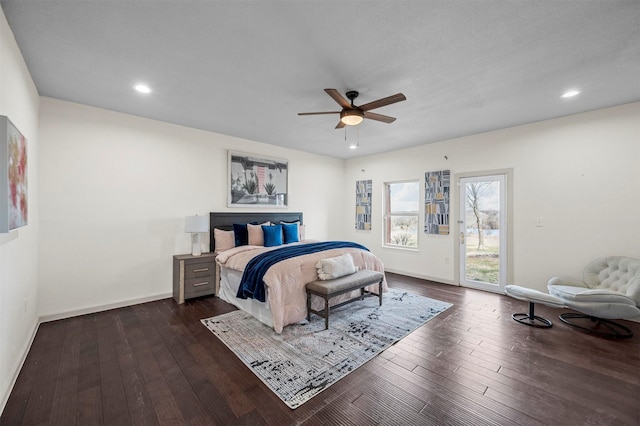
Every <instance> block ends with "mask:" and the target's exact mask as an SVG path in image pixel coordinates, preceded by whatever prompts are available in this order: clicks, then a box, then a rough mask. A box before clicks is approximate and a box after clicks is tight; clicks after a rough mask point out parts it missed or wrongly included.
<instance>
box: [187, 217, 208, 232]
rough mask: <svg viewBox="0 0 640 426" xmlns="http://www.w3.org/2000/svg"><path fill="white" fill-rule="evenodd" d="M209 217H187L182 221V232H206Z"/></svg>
mask: <svg viewBox="0 0 640 426" xmlns="http://www.w3.org/2000/svg"><path fill="white" fill-rule="evenodd" d="M208 231H209V216H187V217H186V218H185V221H184V232H192V233H193V232H208Z"/></svg>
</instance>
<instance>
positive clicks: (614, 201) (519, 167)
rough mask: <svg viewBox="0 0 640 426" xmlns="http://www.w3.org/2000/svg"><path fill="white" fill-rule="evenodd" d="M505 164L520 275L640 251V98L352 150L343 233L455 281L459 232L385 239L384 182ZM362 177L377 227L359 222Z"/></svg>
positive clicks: (547, 273) (517, 279)
mask: <svg viewBox="0 0 640 426" xmlns="http://www.w3.org/2000/svg"><path fill="white" fill-rule="evenodd" d="M363 143H366V141H364V142H363ZM445 156H447V157H448V160H447V159H445V158H444V157H445ZM507 168H512V169H513V172H514V188H513V189H514V197H513V198H514V200H513V202H514V218H513V220H514V223H513V225H514V235H513V237H514V244H513V249H514V256H513V257H514V258H513V264H514V271H513V272H514V283H515V284H519V285H523V286H526V287H530V288H535V289H538V290H541V291H546V282H547V280H548V279H549V278H550V277H551V276H554V275H558V274H565V275H572V276H578V277H579V276H581V275H582V268H583V266H584V265H585V264H586V263H587V262H588V261H590V260H592V259H594V258H596V257H599V256H608V255H622V256H632V257H640V103H633V104H627V105H622V106H618V107H614V108H608V109H603V110H598V111H592V112H588V113H584V114H577V115H573V116H568V117H563V118H559V119H554V120H548V121H543V122H538V123H533V124H529V125H525V126H518V127H513V128H508V129H503V130H498V131H494V132H490V133H484V134H480V135H474V136H469V137H464V138H459V139H455V140H449V141H444V142H440V143H435V144H429V145H423V146H419V147H415V148H410V149H405V150H399V151H394V152H389V153H385V154H381V155H375V156H370V157H364V158H358V159H353V160H349V161H347V163H346V171H345V177H346V180H345V187H346V188H347V194H345V203H346V205H347V209H346V212H345V214H344V222H345V223H347V224H348V226H347V227H346V228H345V229H344V232H345V234H346V237H347V238H348V239H353V240H355V241H358V242H361V243H363V244H365V245H367V246H369V248H370V249H372V251H374V252H375V253H376V254H378V255H379V256H380V257H381V258H382V259H383V261H384V262H385V266H386V267H387V268H388V269H390V270H394V271H402V272H404V273H406V274H408V275H414V276H418V277H427V278H432V279H435V280H439V281H443V282H454V278H455V262H454V261H453V260H454V251H455V247H454V244H457V239H456V238H454V235H453V234H452V235H449V236H433V235H425V234H424V233H421V235H420V241H419V251H417V252H407V251H400V250H394V249H388V248H382V247H381V246H382V237H381V236H382V225H383V223H382V211H383V206H382V203H383V198H382V186H383V183H384V182H387V181H394V180H405V179H414V178H415V179H420V182H421V191H422V192H423V191H424V173H425V172H427V171H436V170H442V169H449V170H451V174H452V176H453V175H455V174H457V173H465V172H476V171H484V170H492V169H507ZM362 169H364V172H363V171H362ZM361 179H372V180H373V211H374V216H373V223H372V228H373V229H372V231H370V232H367V231H355V230H354V229H353V228H354V227H353V222H354V216H355V207H354V203H355V181H356V180H361ZM452 192H453V194H452V195H453V197H455V196H456V195H457V193H458V191H457V188H455V187H454V188H453V190H452ZM453 206H455V199H454V200H453V201H452V207H453ZM538 217H541V218H542V219H543V225H544V226H543V227H541V228H540V227H536V226H535V220H536V218H538ZM423 223H424V216H423V215H421V217H420V224H421V226H422V225H423ZM447 257H448V258H449V259H451V263H450V264H446V263H445V258H447Z"/></svg>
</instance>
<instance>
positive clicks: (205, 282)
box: [184, 275, 215, 297]
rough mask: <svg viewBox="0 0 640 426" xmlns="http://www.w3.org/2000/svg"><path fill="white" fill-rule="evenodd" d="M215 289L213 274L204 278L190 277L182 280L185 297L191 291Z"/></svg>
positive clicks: (199, 291)
mask: <svg viewBox="0 0 640 426" xmlns="http://www.w3.org/2000/svg"><path fill="white" fill-rule="evenodd" d="M209 291H211V292H213V291H215V283H214V281H213V275H211V276H208V277H204V278H190V279H188V280H185V281H184V295H185V297H186V296H188V295H191V294H193V293H206V292H209Z"/></svg>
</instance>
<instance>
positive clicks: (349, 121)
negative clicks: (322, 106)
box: [298, 89, 407, 129]
mask: <svg viewBox="0 0 640 426" xmlns="http://www.w3.org/2000/svg"><path fill="white" fill-rule="evenodd" d="M324 91H325V92H327V94H328V95H329V96H331V97H332V98H333V100H334V101H336V102H337V103H338V105H340V106H341V107H342V111H325V112H299V113H298V115H320V114H340V121H339V122H338V125H337V126H336V129H341V128H343V127H344V126H356V125H358V124H360V123H362V120H364V119H365V118H368V119H371V120H376V121H382V122H383V123H393V122H394V121H396V118H395V117H389V116H388V115H382V114H376V113H375V112H370V111H371V110H372V109H375V108H380V107H383V106H387V105H391V104H395V103H396V102H400V101H405V100H407V98H406V97H405V96H404V95H403V94H402V93H396V94H395V95H391V96H387V97H386V98H382V99H378V100H377V101H373V102H369V103H367V104H364V105H360V106H355V105H354V104H353V100H354V99H355V98H357V97H358V95H359V93H358V92H357V91H355V90H350V91H348V92H347V93H346V95H347V98H349V100H350V101H351V103H349V101H348V100H346V99H345V98H344V97H343V96H342V95H341V94H340V92H338V91H337V90H336V89H324Z"/></svg>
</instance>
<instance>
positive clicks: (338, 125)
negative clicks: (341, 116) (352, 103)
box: [336, 121, 346, 129]
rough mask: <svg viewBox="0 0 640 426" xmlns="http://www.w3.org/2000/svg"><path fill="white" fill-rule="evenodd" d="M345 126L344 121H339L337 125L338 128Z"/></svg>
mask: <svg viewBox="0 0 640 426" xmlns="http://www.w3.org/2000/svg"><path fill="white" fill-rule="evenodd" d="M344 126H346V124H344V123H343V122H342V121H338V124H337V125H336V129H342V128H343V127H344Z"/></svg>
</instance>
